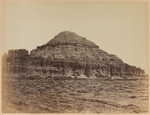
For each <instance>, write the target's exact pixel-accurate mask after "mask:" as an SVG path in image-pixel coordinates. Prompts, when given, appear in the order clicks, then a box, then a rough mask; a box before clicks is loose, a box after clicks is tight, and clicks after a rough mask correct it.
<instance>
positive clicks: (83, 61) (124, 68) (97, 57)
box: [3, 31, 144, 77]
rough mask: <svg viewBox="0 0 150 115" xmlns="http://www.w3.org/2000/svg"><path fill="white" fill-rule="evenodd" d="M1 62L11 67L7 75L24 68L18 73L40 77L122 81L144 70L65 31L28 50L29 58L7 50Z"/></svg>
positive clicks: (16, 51) (20, 53) (22, 50)
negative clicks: (33, 74)
mask: <svg viewBox="0 0 150 115" xmlns="http://www.w3.org/2000/svg"><path fill="white" fill-rule="evenodd" d="M4 59H5V61H6V63H5V64H4V65H6V66H8V63H9V65H11V68H12V69H10V71H11V70H13V69H14V68H16V69H18V68H24V69H21V70H19V71H20V72H22V71H25V70H26V72H27V71H32V73H33V72H34V73H37V74H40V75H41V76H54V75H56V76H58V75H65V76H76V77H77V76H78V77H80V76H82V77H110V76H118V77H126V76H140V75H143V74H144V70H142V69H140V68H136V67H134V66H130V65H128V64H126V63H123V61H122V60H121V59H119V58H118V57H117V56H115V55H112V54H108V53H107V52H105V51H103V50H101V49H99V47H98V46H97V45H96V44H95V43H93V42H91V41H89V40H87V39H86V38H84V37H80V36H78V35H77V34H75V33H73V32H69V31H64V32H61V33H59V34H58V35H57V36H55V37H54V38H53V39H52V40H50V41H49V42H48V43H46V44H44V45H42V46H38V47H37V49H34V50H32V51H31V53H30V55H29V54H28V51H27V50H24V49H20V50H10V51H9V52H8V54H5V55H4V56H3V60H4ZM7 69H8V67H6V70H7ZM16 69H15V70H16Z"/></svg>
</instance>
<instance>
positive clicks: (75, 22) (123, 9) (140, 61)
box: [2, 2, 148, 72]
mask: <svg viewBox="0 0 150 115" xmlns="http://www.w3.org/2000/svg"><path fill="white" fill-rule="evenodd" d="M2 18H3V23H2V24H3V26H2V28H3V29H2V30H3V32H2V33H3V36H2V53H4V52H7V51H8V50H9V49H27V50H29V51H31V50H32V49H35V48H36V46H40V45H43V44H45V43H47V42H48V41H49V40H50V39H52V38H54V36H55V35H57V34H58V33H60V32H62V31H72V32H75V33H77V34H78V35H80V36H83V37H85V38H87V39H88V40H90V41H92V42H94V43H96V44H97V45H98V46H99V47H100V49H102V50H104V51H106V52H108V53H111V54H115V55H117V56H118V57H119V58H121V59H122V60H123V61H124V62H126V63H128V64H130V65H134V66H137V67H140V68H142V69H144V70H145V71H146V72H148V4H147V3H146V2H5V3H4V4H3V16H2Z"/></svg>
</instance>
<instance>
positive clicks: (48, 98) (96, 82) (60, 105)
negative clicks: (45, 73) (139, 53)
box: [3, 75, 148, 113]
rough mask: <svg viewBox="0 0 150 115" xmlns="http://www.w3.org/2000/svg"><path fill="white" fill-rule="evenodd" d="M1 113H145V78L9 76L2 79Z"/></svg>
mask: <svg viewBox="0 0 150 115" xmlns="http://www.w3.org/2000/svg"><path fill="white" fill-rule="evenodd" d="M4 77H6V76H4ZM3 112H23V113H48V112H49V113H147V112H148V79H143V80H108V79H107V80H102V79H53V78H37V79H29V78H25V77H21V78H20V77H18V76H15V75H10V76H9V77H7V79H3Z"/></svg>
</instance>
